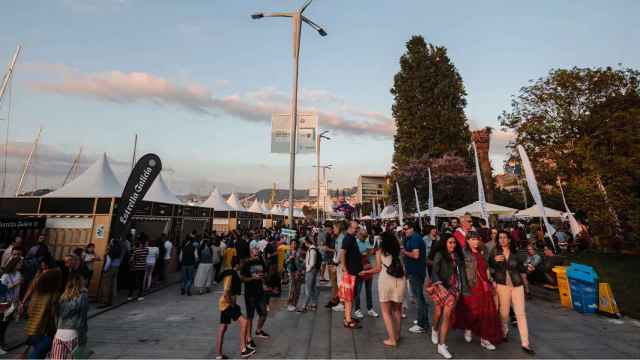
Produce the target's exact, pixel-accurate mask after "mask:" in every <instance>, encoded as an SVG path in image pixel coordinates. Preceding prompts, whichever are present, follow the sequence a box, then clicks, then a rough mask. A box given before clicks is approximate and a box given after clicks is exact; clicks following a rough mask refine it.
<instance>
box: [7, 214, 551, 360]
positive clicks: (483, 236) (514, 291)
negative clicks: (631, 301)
mask: <svg viewBox="0 0 640 360" xmlns="http://www.w3.org/2000/svg"><path fill="white" fill-rule="evenodd" d="M279 230H280V229H277V228H276V229H255V230H233V231H230V232H225V233H216V232H204V233H202V234H198V233H197V232H196V231H193V232H192V233H190V234H189V235H188V236H187V237H186V238H185V240H184V241H182V242H181V243H179V244H174V243H173V242H172V241H171V240H170V239H169V238H168V237H167V236H165V235H163V236H161V237H160V238H158V239H156V240H152V239H149V238H148V237H147V236H146V235H145V234H144V233H140V234H136V233H135V231H132V232H131V233H130V234H129V235H128V236H127V237H126V238H125V239H112V240H111V241H110V242H109V245H108V247H107V249H106V251H105V255H104V259H101V258H100V257H99V256H98V255H97V254H96V252H95V247H94V245H93V244H88V245H87V246H86V247H85V248H77V249H74V250H73V251H72V252H71V253H70V254H68V255H66V256H64V258H63V261H61V262H56V261H54V259H53V257H52V255H51V253H50V252H49V249H48V247H47V246H46V244H45V239H44V236H40V237H39V239H38V242H37V243H36V244H35V245H34V246H32V247H30V248H29V249H26V251H25V249H24V248H23V244H22V240H21V239H20V238H16V239H15V241H14V242H13V243H12V244H11V245H10V246H9V247H8V248H7V249H6V250H5V251H4V253H3V256H2V264H1V270H2V272H1V278H0V283H1V284H2V285H1V286H0V290H2V292H1V295H2V305H1V306H2V308H1V310H2V311H1V312H0V315H1V316H0V320H1V321H0V346H1V347H2V348H4V346H5V343H4V337H5V333H6V330H7V328H8V326H9V324H10V323H11V322H12V321H14V320H16V319H18V318H19V317H21V316H24V317H28V320H27V326H26V335H27V338H28V341H27V343H28V345H29V348H28V349H29V350H28V351H29V354H28V355H29V356H30V357H33V358H43V357H46V356H49V357H51V358H71V357H75V356H77V355H78V354H79V353H83V352H88V351H89V350H87V349H86V333H87V312H88V308H89V305H88V296H87V287H88V285H89V284H91V279H92V278H93V276H94V272H96V271H102V279H101V281H100V286H99V288H98V291H97V299H98V301H99V302H100V303H101V305H100V307H108V306H112V305H113V304H114V303H115V298H116V294H117V290H118V282H119V281H122V280H124V281H125V282H126V285H125V287H128V290H129V292H128V300H130V301H136V300H137V301H142V300H144V296H145V294H146V293H147V292H148V291H149V290H150V289H151V288H152V287H153V285H154V284H156V283H161V282H163V281H165V280H166V279H167V272H168V270H169V267H170V263H171V262H172V257H173V256H175V257H176V259H175V260H177V265H178V268H179V270H180V272H181V277H182V279H181V285H180V293H181V294H182V295H185V296H192V295H193V294H201V295H202V294H205V293H209V292H210V291H211V289H212V288H213V286H215V285H216V284H220V286H221V290H222V296H221V297H220V299H219V302H218V306H219V311H220V327H219V329H218V334H217V344H216V351H217V354H218V358H226V357H225V355H224V352H223V342H224V336H225V333H226V332H227V329H228V327H229V326H230V325H231V323H232V322H233V321H238V323H239V325H240V329H241V330H240V331H241V334H242V336H241V338H240V344H239V345H240V354H241V356H242V357H245V358H246V357H249V356H251V355H252V354H254V353H255V352H256V349H257V345H256V341H255V339H268V338H269V337H270V335H269V334H268V333H267V332H266V330H265V323H266V321H267V318H268V313H269V311H270V299H271V298H273V297H278V296H280V295H281V294H282V292H283V290H282V289H283V288H284V287H288V293H287V294H286V295H287V299H286V302H287V307H286V309H287V310H288V311H290V312H297V313H305V312H309V311H317V310H318V306H319V304H318V301H319V287H320V286H322V285H323V284H324V285H325V286H327V287H329V288H330V291H331V296H330V300H329V302H328V303H327V304H326V305H324V307H325V308H327V309H329V310H331V311H336V312H343V313H344V315H343V323H344V327H345V328H346V329H350V330H356V329H360V328H361V327H362V324H363V323H362V321H361V320H362V319H363V318H364V317H365V316H369V317H372V318H378V317H380V314H381V315H382V320H383V323H384V326H385V328H386V331H387V338H386V339H385V340H384V341H383V345H384V346H387V347H396V346H398V345H399V344H400V343H401V336H400V334H401V333H402V331H401V327H402V322H403V319H405V318H407V317H411V318H413V319H414V321H413V323H412V324H410V326H408V328H407V329H408V331H409V332H410V333H412V334H423V333H430V336H431V342H432V343H433V344H434V345H435V348H436V351H437V352H438V353H439V354H440V355H442V356H443V357H444V358H451V357H452V355H451V352H450V351H449V348H448V347H447V336H448V334H449V332H450V330H452V329H459V330H461V332H462V334H463V337H464V339H465V340H466V341H467V342H472V341H473V337H474V336H475V337H477V338H478V339H479V340H480V346H481V347H482V348H484V349H486V350H489V351H493V350H496V347H497V346H498V345H499V344H500V343H502V342H504V341H507V339H508V333H509V324H510V323H512V324H515V325H517V327H518V330H519V331H518V332H519V335H520V344H521V346H522V349H523V350H524V351H525V352H526V353H528V354H534V352H533V349H532V347H531V344H530V343H529V338H528V327H527V318H526V311H525V302H526V300H527V299H528V297H529V296H530V286H529V285H530V284H533V283H539V284H548V283H553V282H554V281H555V276H553V273H552V271H551V269H552V268H553V266H555V265H559V264H561V263H562V261H563V260H562V258H561V257H559V256H557V255H556V254H555V252H554V251H553V250H554V248H553V247H552V246H551V244H550V243H549V242H548V241H547V240H545V239H544V237H542V238H540V237H538V236H537V235H538V234H536V232H535V231H532V232H531V235H529V236H527V235H526V234H525V231H524V227H522V226H517V225H516V226H513V227H510V228H501V229H497V228H490V227H488V226H487V224H486V223H485V222H484V221H482V220H480V221H479V222H477V223H475V224H474V223H473V219H472V217H471V216H470V215H465V216H463V217H461V218H460V219H458V218H452V219H450V220H449V221H446V222H443V223H441V224H440V227H439V228H438V227H435V226H431V225H426V226H425V227H424V229H420V228H419V226H418V225H417V224H414V223H413V222H406V223H404V224H403V225H400V224H399V223H398V222H397V221H387V222H379V221H378V222H367V223H366V224H365V223H360V222H358V221H355V220H353V221H335V222H332V223H326V224H324V225H323V226H312V225H308V226H301V227H298V228H297V229H296V230H297V231H296V236H290V235H289V234H290V232H280V231H279ZM540 248H542V249H543V250H542V252H541V253H539V250H538V249H540ZM98 262H99V263H101V264H102V268H101V269H98V268H96V266H95V264H96V263H98ZM119 279H120V280H119ZM374 281H376V282H377V290H378V291H377V292H378V301H374V292H373V288H374V286H373V284H374ZM127 285H128V286H127ZM121 287H122V286H121ZM362 292H364V303H362V299H361V297H362ZM240 295H243V298H244V299H243V300H244V301H243V303H244V309H242V308H241V307H240V305H239V303H238V302H237V298H238V296H240ZM411 302H413V303H415V313H414V314H408V313H407V309H408V308H409V304H410V303H411ZM430 306H433V318H432V319H431V321H430V316H429V314H430ZM378 311H379V312H380V314H379V313H378ZM256 314H257V319H256V321H255V326H254V319H255V318H256Z"/></svg>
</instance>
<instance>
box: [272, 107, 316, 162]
mask: <svg viewBox="0 0 640 360" xmlns="http://www.w3.org/2000/svg"><path fill="white" fill-rule="evenodd" d="M290 129H291V116H290V115H289V114H288V113H287V114H273V115H271V153H273V154H288V153H289V139H290V136H289V134H290ZM317 129H318V114H317V113H298V136H297V140H296V143H297V147H296V154H313V153H315V152H316V133H317Z"/></svg>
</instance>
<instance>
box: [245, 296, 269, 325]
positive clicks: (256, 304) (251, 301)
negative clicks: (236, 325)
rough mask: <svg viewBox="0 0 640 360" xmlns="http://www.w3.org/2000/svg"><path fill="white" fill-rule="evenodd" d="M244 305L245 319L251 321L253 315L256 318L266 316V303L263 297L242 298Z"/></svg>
mask: <svg viewBox="0 0 640 360" xmlns="http://www.w3.org/2000/svg"><path fill="white" fill-rule="evenodd" d="M244 305H245V308H246V309H247V319H249V320H253V317H254V315H255V313H256V312H257V313H258V316H260V317H264V316H267V302H266V299H265V296H264V295H259V296H246V295H245V296H244Z"/></svg>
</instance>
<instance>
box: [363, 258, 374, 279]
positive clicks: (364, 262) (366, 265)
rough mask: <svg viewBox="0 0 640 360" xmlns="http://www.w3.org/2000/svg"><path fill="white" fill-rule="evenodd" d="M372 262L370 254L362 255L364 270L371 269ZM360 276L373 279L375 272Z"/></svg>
mask: <svg viewBox="0 0 640 360" xmlns="http://www.w3.org/2000/svg"><path fill="white" fill-rule="evenodd" d="M371 267H372V266H371V263H369V257H368V256H363V257H362V269H363V270H370V269H371ZM360 278H361V279H362V280H371V279H373V274H368V275H363V276H360Z"/></svg>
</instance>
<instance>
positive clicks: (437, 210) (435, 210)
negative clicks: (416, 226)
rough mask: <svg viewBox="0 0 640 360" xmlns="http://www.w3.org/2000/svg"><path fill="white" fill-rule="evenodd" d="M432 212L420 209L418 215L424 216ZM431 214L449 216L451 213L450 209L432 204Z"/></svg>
mask: <svg viewBox="0 0 640 360" xmlns="http://www.w3.org/2000/svg"><path fill="white" fill-rule="evenodd" d="M431 215H432V213H431V211H429V209H427V210H422V211H420V216H422V217H424V216H431ZM433 215H434V216H435V217H437V218H438V217H451V216H453V215H451V211H449V210H447V209H443V208H441V207H438V206H434V207H433Z"/></svg>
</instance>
